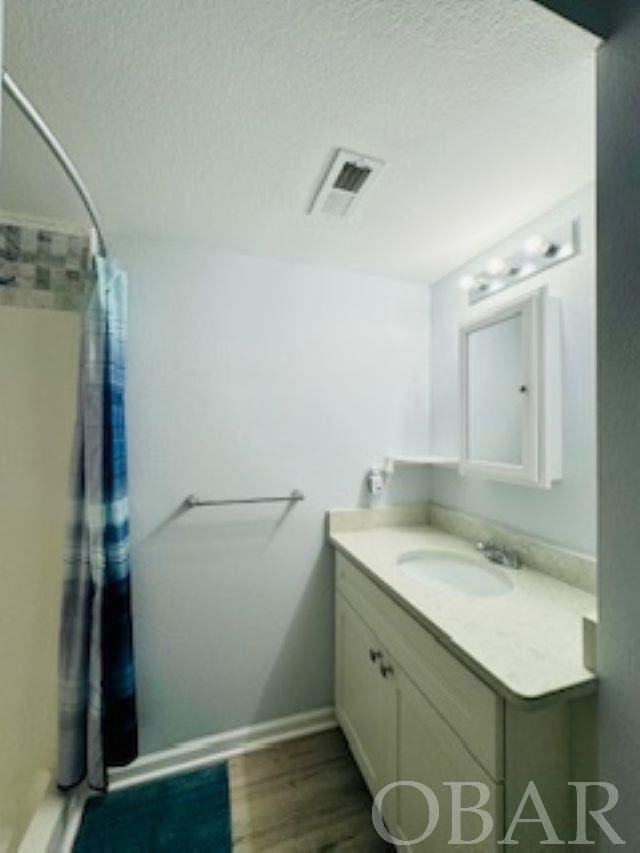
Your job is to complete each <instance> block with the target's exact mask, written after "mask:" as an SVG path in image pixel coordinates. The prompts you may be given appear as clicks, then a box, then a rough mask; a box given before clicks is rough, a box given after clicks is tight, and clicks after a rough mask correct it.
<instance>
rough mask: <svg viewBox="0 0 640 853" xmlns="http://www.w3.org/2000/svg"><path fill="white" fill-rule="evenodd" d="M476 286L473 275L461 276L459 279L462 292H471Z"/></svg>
mask: <svg viewBox="0 0 640 853" xmlns="http://www.w3.org/2000/svg"><path fill="white" fill-rule="evenodd" d="M476 284H477V280H476V277H475V275H469V274H467V275H463V276H462V278H461V279H460V287H461V288H462V289H463V290H473V288H474V287H475V286H476Z"/></svg>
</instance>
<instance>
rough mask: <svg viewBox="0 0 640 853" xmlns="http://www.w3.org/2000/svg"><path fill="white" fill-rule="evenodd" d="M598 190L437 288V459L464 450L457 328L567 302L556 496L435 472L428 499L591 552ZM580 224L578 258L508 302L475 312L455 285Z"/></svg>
mask: <svg viewBox="0 0 640 853" xmlns="http://www.w3.org/2000/svg"><path fill="white" fill-rule="evenodd" d="M593 195H594V190H593V188H592V187H589V188H586V189H584V190H582V191H581V192H579V193H578V194H576V195H575V196H573V197H571V198H570V199H567V200H566V201H564V202H562V203H561V204H560V205H558V206H557V207H556V208H554V209H553V210H552V211H549V212H548V213H547V214H545V215H544V216H542V217H541V218H540V219H539V220H537V221H536V222H534V223H530V224H529V225H528V226H527V227H526V228H524V229H523V230H522V231H520V232H518V233H516V234H514V235H511V236H510V237H509V238H508V239H507V240H506V241H505V243H504V244H500V245H498V246H496V247H494V248H493V249H492V250H491V252H489V253H487V256H486V257H485V256H483V257H481V258H478V259H476V260H475V261H473V262H471V263H469V264H468V265H467V266H466V267H465V268H463V269H462V270H459V271H456V272H455V273H454V274H452V275H450V276H448V277H447V278H445V279H443V280H442V281H440V282H438V283H437V284H435V285H434V286H433V287H432V291H431V299H432V302H431V305H432V313H431V322H432V330H431V357H430V370H431V377H432V378H431V434H432V442H433V444H432V446H433V451H434V452H435V453H442V454H445V455H447V456H451V455H457V453H458V448H459V383H458V327H459V325H460V324H462V323H465V322H467V321H469V320H471V319H473V318H474V317H476V316H478V315H479V314H481V313H483V312H486V311H488V310H490V307H491V306H492V305H494V306H498V305H500V304H502V303H503V302H506V301H509V300H511V299H514V298H516V297H517V296H519V295H522V294H524V293H526V292H528V291H529V290H532V289H534V288H537V287H540V286H541V285H543V284H544V285H547V286H548V288H549V291H550V293H551V294H553V295H555V296H559V297H560V298H561V300H562V325H563V386H564V392H563V406H564V411H563V457H564V463H563V479H562V481H561V482H559V483H556V484H555V485H554V486H553V487H552V489H551V490H549V491H548V490H545V489H534V488H527V487H524V486H516V485H511V484H504V483H497V482H491V481H489V480H484V479H474V478H471V477H460V476H458V474H457V473H456V472H454V471H449V470H446V469H439V470H434V471H433V473H432V475H431V480H430V482H431V496H432V498H433V500H436V501H438V502H439V503H442V504H444V505H446V506H450V507H455V508H457V509H460V510H463V511H465V512H469V513H472V514H474V515H479V516H483V517H485V518H488V519H491V520H494V521H497V522H500V523H502V524H507V525H509V526H511V527H515V528H519V529H522V530H525V531H527V532H529V533H531V534H533V535H535V536H538V537H540V538H542V539H545V540H548V541H550V542H554V543H557V544H560V545H563V546H565V547H568V548H572V549H575V550H579V551H584V552H586V553H589V554H595V551H596V429H595V417H596V415H595V343H596V338H595V317H596V315H595V230H594V198H593ZM576 216H579V217H580V218H581V240H582V251H581V253H580V255H579V256H578V257H576V258H574V259H571V260H569V261H566V262H565V263H562V264H560V265H558V266H556V267H553V268H551V269H550V270H548V271H547V272H545V273H542V274H540V275H537V276H534V277H533V278H531V279H529V280H528V281H526V282H523V283H522V284H519V285H516V286H514V287H511V288H509V289H508V290H507V291H505V292H504V293H503V294H500V295H496V296H495V297H493V298H490V299H487V300H485V301H483V302H481V303H480V304H479V305H478V306H474V307H469V306H468V304H467V294H466V293H465V292H464V291H463V290H461V288H460V286H459V284H458V280H459V278H460V275H461V274H463V273H464V272H466V271H471V270H474V269H475V270H477V269H478V267H482V265H483V262H485V261H486V258H487V257H488V256H489V255H494V254H498V255H500V254H502V253H503V252H508V251H509V249H511V250H513V248H514V247H515V246H516V245H518V244H519V243H521V241H522V239H523V238H524V237H525V236H527V235H528V234H531V233H543V234H544V233H545V231H546V229H547V228H550V227H552V226H553V225H554V223H564V222H566V221H568V220H569V219H571V218H572V217H576Z"/></svg>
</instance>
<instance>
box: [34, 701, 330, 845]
mask: <svg viewBox="0 0 640 853" xmlns="http://www.w3.org/2000/svg"><path fill="white" fill-rule="evenodd" d="M337 725H338V723H337V720H336V718H335V713H334V709H333V707H327V708H319V709H318V710H315V711H306V712H304V713H302V714H292V715H291V716H290V717H281V718H280V719H278V720H269V721H268V722H266V723H256V724H255V725H252V726H243V727H242V728H240V729H232V730H231V731H228V732H222V733H221V734H218V735H211V736H210V737H203V738H198V739H197V740H191V741H187V742H186V743H182V744H178V746H175V747H172V748H171V749H164V750H162V751H160V752H153V753H150V754H149V755H144V756H142V758H139V759H137V760H136V761H134V762H133V763H132V764H130V765H129V766H128V767H122V768H118V769H114V770H111V771H109V778H110V784H109V790H111V791H119V790H122V789H124V788H129V787H131V786H133V785H140V784H142V783H143V782H151V781H153V780H154V779H161V778H163V777H164V776H171V775H173V774H174V773H180V772H183V771H185V770H195V769H196V768H198V767H207V766H208V765H210V764H216V763H218V762H220V761H226V760H227V759H229V758H232V757H233V756H234V755H242V754H244V753H247V752H254V751H256V750H259V749H266V748H267V747H269V746H273V745H275V744H277V743H282V742H284V741H287V740H292V739H293V738H298V737H305V736H306V735H312V734H316V733H317V732H322V731H327V730H328V729H332V728H335V726H337ZM89 796H92V794H91V793H90V792H88V791H87V790H83V789H79V790H77V791H74V793H72V794H63V793H59V792H56V791H52V792H50V793H49V794H47V796H46V797H45V798H44V800H43V801H42V803H41V804H40V806H39V808H38V809H37V810H36V812H35V814H34V816H33V818H32V819H31V823H30V824H29V828H28V830H27V832H26V834H25V836H24V838H23V840H22V843H21V844H20V847H19V850H18V853H69V851H71V850H72V848H73V842H74V840H75V837H76V834H77V832H78V829H79V827H80V821H81V819H82V810H83V808H84V804H85V802H86V800H87V798H88V797H89Z"/></svg>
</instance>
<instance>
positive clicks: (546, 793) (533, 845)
mask: <svg viewBox="0 0 640 853" xmlns="http://www.w3.org/2000/svg"><path fill="white" fill-rule="evenodd" d="M335 624H336V715H337V718H338V722H339V723H340V726H341V727H342V729H343V731H344V734H345V736H346V738H347V740H348V742H349V745H350V748H351V750H352V753H353V755H354V757H355V760H356V762H357V763H358V765H359V767H360V770H361V772H362V774H363V776H364V778H365V781H366V782H367V785H368V786H369V789H370V791H371V793H372V795H373V796H374V797H375V795H376V794H377V793H378V792H379V791H380V790H381V788H383V787H384V786H385V785H387V784H388V783H390V782H396V781H407V780H408V781H411V782H417V783H420V784H422V785H426V786H428V787H429V788H430V789H431V790H433V791H434V793H435V794H436V796H437V797H438V801H439V806H440V819H439V821H438V824H437V828H436V829H435V830H434V832H433V833H432V834H431V835H430V836H429V837H428V838H426V839H424V840H422V841H421V842H420V843H417V844H409V846H407V847H406V849H407V850H409V851H416V853H417V851H419V853H442V851H443V850H451V851H455V850H469V849H473V850H475V851H478V853H497V851H498V850H501V849H504V848H503V847H502V846H500V845H498V841H499V840H500V839H502V838H503V837H504V833H505V831H506V829H507V827H508V826H509V824H510V822H511V819H512V818H513V815H514V814H515V813H516V811H517V808H518V806H519V804H520V801H521V799H522V796H523V794H524V793H525V791H526V788H527V785H528V783H529V781H531V780H532V781H534V782H535V783H536V786H537V787H538V790H539V791H540V793H541V795H542V797H543V800H544V803H545V806H546V808H547V811H548V812H549V815H550V816H551V819H552V821H553V824H554V827H555V828H556V830H557V832H558V833H559V835H560V837H561V838H563V839H564V840H569V839H571V838H574V837H575V835H573V834H572V832H573V829H572V827H573V822H572V810H571V804H570V801H569V788H568V782H569V781H570V780H572V779H575V775H574V768H573V767H572V760H571V736H570V730H571V719H572V710H571V705H572V703H568V702H556V703H554V704H552V705H549V706H547V707H543V708H542V709H540V710H528V709H526V708H524V707H518V706H517V705H514V704H512V703H511V702H506V701H505V700H504V699H503V698H502V697H501V696H500V695H499V694H498V693H497V692H495V691H494V690H493V689H492V688H491V687H489V686H488V685H487V684H486V683H485V682H484V681H483V680H482V679H480V678H479V677H478V676H477V675H476V674H475V673H473V672H472V671H471V670H470V669H468V668H467V666H465V665H464V664H463V663H462V662H461V661H460V660H458V658H457V657H455V656H454V655H453V654H452V653H451V652H449V651H448V650H447V649H446V648H444V646H442V644H441V643H440V642H439V641H438V640H437V639H436V638H435V637H434V636H433V635H432V634H431V633H430V632H429V631H428V630H427V629H426V628H425V627H424V626H423V625H422V624H421V623H420V622H418V621H417V620H416V619H414V618H413V617H412V616H411V615H410V614H409V613H408V612H407V611H406V610H405V609H404V608H403V607H402V606H400V604H399V603H397V602H396V601H395V600H394V599H393V598H392V597H391V595H389V594H387V593H386V592H385V591H384V590H383V589H381V588H380V587H379V586H378V585H377V584H375V583H374V582H373V581H372V580H370V578H369V577H368V576H367V575H366V574H365V573H364V572H363V571H362V570H361V569H359V568H358V567H357V566H355V565H354V564H352V563H351V562H350V561H349V560H348V559H347V558H346V557H344V556H343V555H342V554H341V553H337V555H336V623H335ZM452 782H453V783H455V782H464V783H470V782H472V783H481V784H482V785H484V786H486V788H484V790H485V791H488V792H489V800H488V802H487V803H486V804H485V805H483V808H484V809H485V810H486V811H488V812H489V813H490V814H491V816H492V820H493V826H494V831H493V832H492V834H491V835H490V836H489V837H488V838H487V839H486V840H484V841H482V842H479V843H476V844H474V845H472V846H470V845H469V844H466V845H455V844H450V843H449V840H450V838H451V826H452V824H451V820H452V815H451V789H450V787H448V786H447V783H452ZM478 800H479V793H478V791H477V790H476V789H475V788H472V787H465V788H464V789H463V793H462V805H463V806H473V805H475V804H477V803H478ZM530 808H531V806H529V809H530ZM383 815H384V819H385V822H386V824H387V826H388V827H389V830H390V831H391V833H392V834H393V835H394V836H395V837H396V838H399V839H403V840H404V841H405V842H406V841H409V840H411V839H416V838H418V837H419V836H420V835H421V834H422V833H423V832H424V830H425V828H426V825H427V819H428V816H429V810H428V807H427V805H426V802H425V798H424V795H423V793H421V792H420V791H419V790H417V789H416V788H415V787H410V786H400V787H396V788H395V789H394V790H393V791H392V792H391V793H390V794H389V795H388V796H387V797H386V798H385V800H384V806H383ZM461 826H462V838H463V839H466V840H470V839H475V838H477V837H478V835H479V834H480V833H481V830H482V823H481V819H480V817H479V816H478V815H477V814H474V813H473V812H464V811H463V812H462V821H461ZM545 837H546V836H545V834H544V833H543V832H542V831H541V827H540V825H539V824H520V825H519V829H518V832H517V834H516V835H515V838H516V839H517V840H518V841H519V842H520V845H519V848H518V849H519V850H521V851H524V852H525V853H528V851H530V850H531V851H533V850H536V851H537V850H539V849H540V848H539V842H540V841H541V840H543V839H544V838H545ZM574 849H576V848H574ZM590 849H593V848H590Z"/></svg>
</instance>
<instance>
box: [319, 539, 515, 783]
mask: <svg viewBox="0 0 640 853" xmlns="http://www.w3.org/2000/svg"><path fill="white" fill-rule="evenodd" d="M336 586H337V590H338V592H339V593H340V594H341V595H343V596H344V597H345V598H346V599H347V601H349V602H350V603H351V605H352V607H353V608H354V609H355V610H356V611H357V612H358V613H359V614H360V616H361V617H362V618H363V619H364V620H365V622H367V624H368V625H369V627H370V628H371V629H372V630H373V631H374V632H375V634H376V635H377V636H378V638H379V640H380V642H381V643H382V644H383V645H384V646H385V647H386V648H387V649H388V650H389V652H390V653H391V654H392V655H394V657H395V658H396V659H397V661H398V663H399V664H400V665H401V666H402V668H403V669H404V671H405V672H406V673H407V675H408V676H409V678H410V679H411V680H412V681H413V682H414V683H415V684H416V686H417V687H418V688H419V689H420V691H421V692H422V693H423V694H424V695H425V696H426V697H427V698H428V699H429V701H430V702H431V703H432V704H433V706H434V708H435V709H436V710H437V711H438V712H439V713H440V714H441V716H442V717H443V718H444V720H445V721H446V722H447V724H448V725H449V726H450V727H451V728H452V729H453V730H454V731H455V733H456V734H457V735H458V737H459V738H460V740H461V741H462V742H463V743H464V745H465V746H466V748H467V749H468V750H469V752H470V753H471V754H472V755H473V756H474V757H475V758H476V760H477V761H478V762H479V763H480V764H481V766H482V767H484V769H485V770H486V771H487V772H488V773H489V774H490V776H491V777H492V778H493V779H494V780H496V781H499V780H502V779H503V777H504V754H503V741H504V738H503V726H504V703H503V701H502V699H501V698H500V697H499V696H497V694H496V693H494V692H493V690H491V688H490V687H488V686H487V685H486V684H485V683H484V682H483V681H482V680H481V679H479V678H478V677H477V676H476V675H475V674H474V673H472V672H471V671H470V670H469V669H468V668H467V667H466V666H465V665H464V664H462V663H460V661H459V660H457V658H455V657H454V656H453V655H452V654H451V653H450V652H449V651H447V650H446V649H445V648H444V646H442V644H441V643H440V642H438V640H436V638H435V637H434V636H433V635H432V634H430V633H429V631H428V630H427V629H426V628H424V627H423V626H422V625H421V624H420V623H419V622H417V621H416V620H415V619H414V618H413V617H411V616H410V615H409V614H408V613H407V612H406V611H405V610H403V609H402V607H400V605H399V604H396V602H395V601H393V599H392V598H391V597H390V596H389V595H388V594H387V593H386V592H383V590H382V589H380V588H379V587H378V586H376V584H375V583H374V582H373V581H371V580H369V578H368V577H367V576H366V575H365V574H364V573H363V572H362V571H361V570H360V569H358V568H357V567H356V566H354V565H353V564H352V563H350V562H349V560H348V559H347V558H346V557H344V555H342V554H340V553H336Z"/></svg>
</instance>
